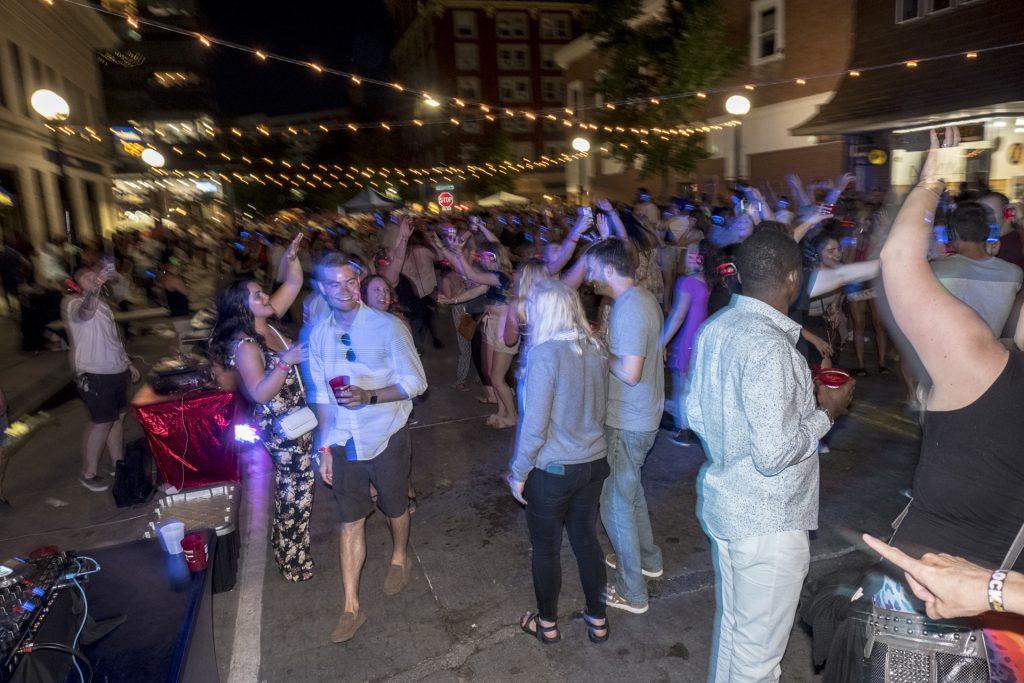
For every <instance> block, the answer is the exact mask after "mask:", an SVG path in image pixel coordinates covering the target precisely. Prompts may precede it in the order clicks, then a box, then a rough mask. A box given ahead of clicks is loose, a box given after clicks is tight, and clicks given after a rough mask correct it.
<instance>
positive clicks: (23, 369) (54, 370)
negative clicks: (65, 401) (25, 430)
mask: <svg viewBox="0 0 1024 683" xmlns="http://www.w3.org/2000/svg"><path fill="white" fill-rule="evenodd" d="M70 382H71V368H70V367H69V366H68V354H67V351H40V352H38V353H24V352H22V351H21V330H20V329H19V328H18V323H17V322H16V321H14V320H12V319H10V318H0V389H2V390H3V392H4V394H5V395H6V396H7V404H8V411H7V412H8V416H9V417H10V418H11V421H12V422H13V421H14V420H16V419H18V418H19V417H22V416H24V415H28V414H31V413H34V412H36V411H37V410H39V408H40V406H42V405H43V404H45V403H46V402H47V401H48V400H50V399H51V398H52V397H53V396H56V395H57V394H58V393H59V392H60V391H61V390H62V389H64V388H65V387H67V386H68V384H69V383H70Z"/></svg>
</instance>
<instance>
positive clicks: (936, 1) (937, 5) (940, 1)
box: [928, 0, 953, 14]
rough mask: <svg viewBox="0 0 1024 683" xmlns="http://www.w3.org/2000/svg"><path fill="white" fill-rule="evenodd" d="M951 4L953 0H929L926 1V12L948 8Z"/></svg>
mask: <svg viewBox="0 0 1024 683" xmlns="http://www.w3.org/2000/svg"><path fill="white" fill-rule="evenodd" d="M952 6H953V0H929V2H928V13H929V14H931V13H932V12H941V11H942V10H944V9H949V8H951V7H952Z"/></svg>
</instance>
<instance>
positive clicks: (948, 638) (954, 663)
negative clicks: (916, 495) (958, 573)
mask: <svg viewBox="0 0 1024 683" xmlns="http://www.w3.org/2000/svg"><path fill="white" fill-rule="evenodd" d="M909 510H910V505H909V504H908V505H907V507H906V508H905V509H904V510H903V512H902V513H900V515H899V517H897V518H896V520H895V521H894V522H893V527H894V528H895V529H896V530H898V529H899V525H900V522H902V521H903V518H904V517H906V515H907V512H909ZM894 536H895V534H894ZM891 542H892V541H891V540H890V543H891ZM1022 545H1024V526H1022V527H1021V529H1020V531H1019V532H1018V533H1017V538H1016V539H1015V540H1014V542H1013V544H1012V545H1011V546H1010V549H1009V551H1008V552H1007V553H1006V557H1005V558H1004V559H1003V563H1002V564H1001V565H1000V567H1001V568H1002V569H1003V570H1004V571H1009V570H1010V568H1012V567H1013V565H1014V563H1016V561H1017V558H1018V557H1019V556H1020V553H1021V548H1022ZM964 623H965V620H962V619H961V620H947V621H935V620H933V619H929V618H928V617H926V616H924V615H922V614H913V613H908V612H899V611H895V610H890V609H885V608H883V607H879V606H877V605H876V606H872V608H871V613H870V614H869V615H868V618H867V622H866V624H865V645H864V659H865V660H867V664H866V666H867V672H866V673H867V675H866V676H865V679H864V680H865V681H867V682H869V683H935V682H936V681H943V682H948V683H988V682H989V681H990V680H991V676H990V667H989V661H988V648H987V647H986V644H985V632H984V631H983V630H982V629H981V628H975V627H973V626H968V625H962V624H964ZM966 623H971V622H970V621H967V622H966ZM975 623H976V622H975Z"/></svg>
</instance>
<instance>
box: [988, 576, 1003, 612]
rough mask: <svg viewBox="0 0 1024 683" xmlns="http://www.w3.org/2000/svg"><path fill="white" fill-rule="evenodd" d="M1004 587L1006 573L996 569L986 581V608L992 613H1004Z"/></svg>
mask: <svg viewBox="0 0 1024 683" xmlns="http://www.w3.org/2000/svg"><path fill="white" fill-rule="evenodd" d="M1005 585H1006V572H1004V571H1003V570H1002V569H997V570H996V571H994V572H992V578H991V579H989V581H988V606H989V607H990V608H991V609H992V611H993V612H1005V611H1006V608H1005V607H1003V586H1005Z"/></svg>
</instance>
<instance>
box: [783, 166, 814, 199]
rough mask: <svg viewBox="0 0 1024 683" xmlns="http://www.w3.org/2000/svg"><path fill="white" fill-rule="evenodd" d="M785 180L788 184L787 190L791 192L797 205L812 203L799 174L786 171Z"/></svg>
mask: <svg viewBox="0 0 1024 683" xmlns="http://www.w3.org/2000/svg"><path fill="white" fill-rule="evenodd" d="M786 182H787V183H788V184H789V190H790V192H792V193H793V199H794V200H796V202H797V204H796V205H797V206H809V205H811V204H813V202H812V201H811V198H810V196H809V195H808V194H807V189H806V188H805V187H804V183H803V181H802V180H800V176H798V175H797V174H796V173H787V174H786Z"/></svg>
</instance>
